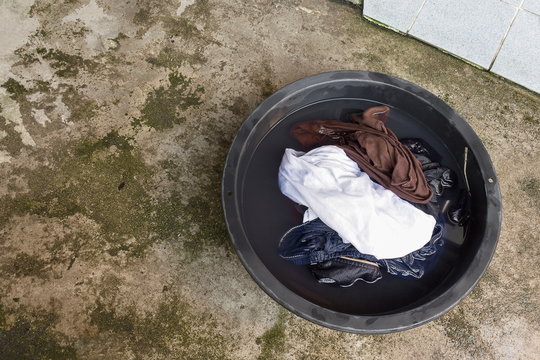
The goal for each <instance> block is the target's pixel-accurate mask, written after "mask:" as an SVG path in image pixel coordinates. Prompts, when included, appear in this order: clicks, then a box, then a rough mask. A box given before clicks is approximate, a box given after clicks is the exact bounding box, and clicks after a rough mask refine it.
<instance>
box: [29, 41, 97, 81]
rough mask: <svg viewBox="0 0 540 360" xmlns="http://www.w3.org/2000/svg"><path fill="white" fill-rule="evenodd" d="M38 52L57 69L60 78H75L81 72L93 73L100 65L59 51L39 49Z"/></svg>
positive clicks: (56, 72)
mask: <svg viewBox="0 0 540 360" xmlns="http://www.w3.org/2000/svg"><path fill="white" fill-rule="evenodd" d="M36 52H37V53H38V54H40V55H41V56H42V57H43V59H45V60H48V61H49V63H50V65H51V67H52V68H53V69H55V74H56V75H57V76H59V77H74V76H76V75H78V74H79V71H81V70H84V71H93V70H95V69H96V68H97V67H98V63H97V62H95V61H93V60H89V59H85V58H83V57H82V56H80V55H73V54H68V53H65V52H63V51H61V50H57V49H46V48H37V49H36Z"/></svg>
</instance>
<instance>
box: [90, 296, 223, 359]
mask: <svg viewBox="0 0 540 360" xmlns="http://www.w3.org/2000/svg"><path fill="white" fill-rule="evenodd" d="M90 321H91V324H93V325H94V326H96V327H97V328H98V330H99V332H100V333H102V334H103V333H108V334H110V336H112V337H113V338H119V339H120V340H121V341H119V343H121V344H123V345H121V346H122V351H123V352H129V353H131V354H133V356H135V358H136V359H146V358H148V357H149V356H150V357H151V356H158V357H166V358H181V359H184V358H189V359H230V355H229V354H228V350H230V349H229V348H228V346H229V345H228V344H227V343H226V342H225V338H224V336H223V335H222V334H220V333H219V332H217V331H216V330H215V328H216V326H217V325H218V323H217V322H216V321H215V320H213V316H212V314H211V313H198V312H194V311H192V310H191V308H190V306H189V305H188V303H187V302H186V301H185V300H183V299H182V298H180V297H178V296H171V297H168V298H165V299H163V301H162V302H161V303H160V304H159V305H158V307H157V309H156V310H155V311H149V312H145V313H143V314H138V313H137V311H136V308H135V307H134V306H128V307H126V308H124V309H123V310H121V311H120V310H118V307H117V306H115V305H113V302H110V303H107V302H105V303H104V302H102V301H98V302H97V303H96V305H95V307H94V308H93V309H92V310H91V312H90Z"/></svg>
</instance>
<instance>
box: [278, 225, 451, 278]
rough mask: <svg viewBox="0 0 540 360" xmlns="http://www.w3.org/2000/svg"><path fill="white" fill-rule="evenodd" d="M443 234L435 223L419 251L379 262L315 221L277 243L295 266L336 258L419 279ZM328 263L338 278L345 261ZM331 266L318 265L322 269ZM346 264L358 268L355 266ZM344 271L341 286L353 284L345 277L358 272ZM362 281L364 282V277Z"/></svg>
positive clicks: (297, 227) (296, 227) (290, 233)
mask: <svg viewBox="0 0 540 360" xmlns="http://www.w3.org/2000/svg"><path fill="white" fill-rule="evenodd" d="M442 234H443V229H442V226H441V225H439V224H437V225H436V226H435V229H434V230H433V236H432V237H431V240H430V241H429V242H428V243H427V244H426V245H425V246H424V247H422V248H421V249H419V250H416V251H414V252H412V253H410V254H408V255H405V256H403V257H401V258H395V259H384V260H379V259H377V258H375V257H374V256H372V255H367V254H362V253H361V252H359V251H358V250H356V248H355V247H354V246H353V245H352V244H346V243H344V242H343V241H342V239H341V237H340V236H339V235H338V233H337V232H336V231H334V230H332V229H331V228H330V227H329V226H327V225H326V224H325V223H323V222H322V221H321V220H320V219H318V218H317V219H315V220H311V221H308V222H305V223H303V224H301V225H298V226H295V227H294V228H292V229H291V230H289V231H287V232H286V233H285V235H283V237H282V238H281V240H280V242H279V247H278V250H279V255H280V256H281V257H282V258H284V259H286V260H288V261H290V262H292V263H293V264H296V265H308V264H311V265H315V264H321V263H325V262H328V261H331V260H335V259H338V258H340V259H342V260H344V259H343V258H344V257H346V258H353V259H361V260H366V261H368V262H372V263H376V264H378V265H380V266H381V267H383V268H385V269H386V270H387V271H388V273H390V274H392V275H398V276H401V277H414V278H420V277H422V276H423V275H424V262H425V261H426V260H428V258H429V257H430V256H431V255H433V254H434V253H435V252H436V251H437V249H438V247H440V246H441V245H442V242H443V239H442ZM329 264H330V265H333V268H332V274H333V276H334V278H337V277H338V271H345V270H347V267H346V266H345V265H344V264H346V262H343V261H341V260H340V261H338V262H337V263H336V262H333V263H332V262H330V263H329ZM338 264H339V265H338ZM330 265H328V264H326V265H320V266H322V268H323V270H324V269H325V268H328V267H329V266H330ZM349 265H354V266H361V265H358V264H356V263H354V264H349ZM316 268H317V267H316ZM364 268H365V266H364ZM364 270H365V269H364ZM347 271H348V270H347ZM347 271H345V273H343V274H339V283H340V284H341V283H345V282H347V281H349V282H354V281H355V279H356V278H354V279H353V278H349V277H348V275H347V274H349V275H351V276H353V275H354V276H356V274H357V272H358V271H359V270H358V269H354V270H353V269H351V270H350V272H347ZM370 274H372V273H370ZM321 276H322V275H321ZM367 278H368V279H369V278H371V277H367ZM362 280H364V281H366V280H365V279H364V278H362ZM337 281H338V280H336V282H337ZM367 282H369V281H367Z"/></svg>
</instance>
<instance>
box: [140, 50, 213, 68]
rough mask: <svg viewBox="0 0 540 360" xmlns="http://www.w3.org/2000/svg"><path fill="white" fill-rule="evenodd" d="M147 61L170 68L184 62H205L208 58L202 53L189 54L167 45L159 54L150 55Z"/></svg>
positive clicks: (177, 66) (193, 63)
mask: <svg viewBox="0 0 540 360" xmlns="http://www.w3.org/2000/svg"><path fill="white" fill-rule="evenodd" d="M146 61H147V62H148V63H150V64H152V65H154V66H159V67H165V68H168V69H173V70H174V69H177V68H179V67H180V66H182V65H183V64H184V63H186V62H187V63H189V64H192V65H195V64H204V63H205V62H206V58H205V57H204V56H203V55H201V54H200V53H193V54H187V53H184V52H182V51H179V50H176V49H173V48H170V47H166V48H163V49H161V51H160V52H159V54H158V55H157V56H150V57H148V58H146Z"/></svg>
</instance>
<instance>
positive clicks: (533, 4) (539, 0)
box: [521, 0, 540, 15]
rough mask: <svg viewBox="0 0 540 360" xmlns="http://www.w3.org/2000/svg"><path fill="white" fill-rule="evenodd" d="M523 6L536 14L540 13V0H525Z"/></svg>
mask: <svg viewBox="0 0 540 360" xmlns="http://www.w3.org/2000/svg"><path fill="white" fill-rule="evenodd" d="M521 7H522V8H524V9H525V10H529V11H531V12H533V13H535V14H536V15H540V0H525V1H524V2H523V5H522V6H521Z"/></svg>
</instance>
